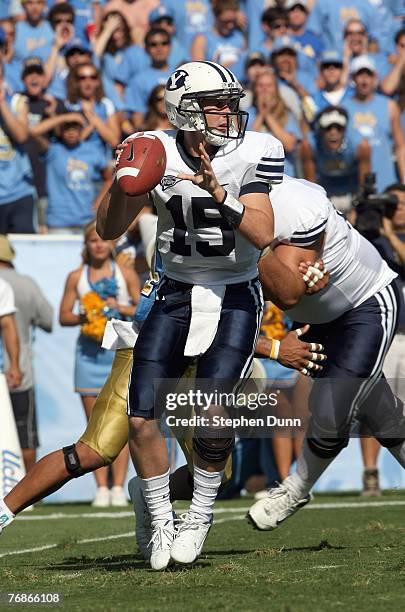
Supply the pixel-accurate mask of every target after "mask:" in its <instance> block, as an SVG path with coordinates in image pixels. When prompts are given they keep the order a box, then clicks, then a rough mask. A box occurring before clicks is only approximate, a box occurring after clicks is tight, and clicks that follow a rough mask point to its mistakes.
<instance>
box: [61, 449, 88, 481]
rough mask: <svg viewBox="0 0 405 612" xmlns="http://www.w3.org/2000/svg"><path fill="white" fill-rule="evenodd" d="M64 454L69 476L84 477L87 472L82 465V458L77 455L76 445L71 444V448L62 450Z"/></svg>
mask: <svg viewBox="0 0 405 612" xmlns="http://www.w3.org/2000/svg"><path fill="white" fill-rule="evenodd" d="M62 450H63V454H64V456H65V465H66V469H67V471H68V472H69V474H70V475H71V476H72V477H73V478H79V476H83V474H85V473H86V471H85V470H84V469H83V468H82V466H81V465H80V457H79V455H78V454H77V450H76V444H71V445H70V446H64V447H63V448H62Z"/></svg>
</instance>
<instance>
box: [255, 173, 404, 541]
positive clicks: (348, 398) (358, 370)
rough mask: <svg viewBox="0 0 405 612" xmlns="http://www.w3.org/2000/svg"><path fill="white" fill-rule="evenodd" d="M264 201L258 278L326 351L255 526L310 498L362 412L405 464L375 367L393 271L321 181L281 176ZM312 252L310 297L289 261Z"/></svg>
mask: <svg viewBox="0 0 405 612" xmlns="http://www.w3.org/2000/svg"><path fill="white" fill-rule="evenodd" d="M271 203H272V207H273V211H274V219H275V227H276V232H275V241H274V242H273V244H272V251H271V252H270V253H269V254H268V255H266V256H265V257H264V258H263V259H262V261H261V264H260V274H261V279H262V282H263V286H264V288H265V291H269V292H270V294H271V295H272V296H273V300H275V301H276V303H277V299H275V297H276V296H277V298H278V305H279V306H280V307H281V308H283V309H284V310H286V312H287V314H288V316H289V317H290V318H292V319H293V320H295V321H298V322H299V321H308V322H309V323H311V324H312V325H311V330H310V332H309V333H308V334H307V336H308V339H309V340H311V336H312V335H313V336H314V337H316V339H317V342H321V343H322V344H324V346H325V350H326V352H327V355H328V361H327V364H326V366H325V367H324V368H323V370H322V372H319V373H317V374H316V376H315V381H314V385H313V387H312V391H311V395H310V412H311V420H310V425H309V429H308V433H307V438H306V440H305V441H304V445H303V448H302V451H301V453H300V455H299V457H298V460H297V468H296V471H295V473H294V474H292V475H290V476H288V477H287V478H286V479H285V480H284V481H283V483H282V484H281V485H280V486H278V487H276V488H273V489H271V490H270V491H269V494H268V496H267V497H266V498H265V499H263V500H260V501H258V502H256V503H255V504H254V505H253V506H252V507H251V509H250V510H249V513H248V518H249V519H250V521H251V522H252V523H253V524H254V525H255V526H256V527H257V528H258V529H263V530H266V529H275V528H276V527H277V526H279V525H280V524H281V523H282V522H283V521H284V520H285V519H287V518H289V517H290V516H291V515H292V514H294V513H295V512H296V511H297V510H299V509H300V508H301V507H303V506H304V505H305V504H306V503H308V501H309V500H310V498H311V494H310V490H311V488H312V487H313V485H314V484H315V482H316V481H317V480H318V478H319V477H320V476H321V474H322V473H323V472H324V470H325V469H326V468H327V467H328V465H329V464H330V463H331V462H332V461H333V459H334V458H335V457H336V456H337V455H338V454H339V453H340V451H341V450H342V449H343V448H344V447H345V446H347V444H348V441H349V434H350V431H351V428H352V425H353V422H354V421H355V420H356V421H364V422H365V423H366V425H367V426H368V428H369V430H370V431H371V433H372V434H373V436H375V437H376V438H377V439H378V440H379V442H380V443H381V444H382V446H385V447H386V448H387V449H388V450H389V451H390V452H391V454H392V455H393V456H394V457H395V458H396V459H397V460H398V461H399V463H400V464H401V465H402V466H403V467H405V417H404V414H403V408H404V407H403V403H402V401H401V400H400V399H398V398H396V397H395V396H394V395H393V393H392V391H391V389H390V387H389V385H388V383H387V381H386V380H385V378H384V374H383V364H384V358H385V355H386V353H387V351H388V349H389V346H390V344H391V341H392V338H393V336H394V334H395V330H396V326H397V315H398V312H399V304H400V295H399V292H398V289H397V287H396V284H395V280H394V279H395V277H396V276H397V275H396V273H395V272H393V271H392V270H391V269H390V268H389V267H388V265H387V264H386V262H385V261H384V260H383V259H382V258H381V257H380V255H379V253H378V252H377V251H376V249H375V248H374V247H373V246H372V245H371V243H370V242H368V241H367V240H366V239H365V238H363V237H362V236H361V235H360V234H359V233H358V232H357V231H356V230H355V229H354V228H353V227H352V226H351V225H350V224H349V223H348V222H347V221H346V220H345V219H344V218H343V216H342V215H341V214H339V213H338V212H337V211H336V210H335V209H334V208H333V206H332V204H331V203H330V201H329V200H328V198H327V196H326V192H325V191H324V189H323V188H322V187H319V186H317V185H315V184H313V183H309V182H307V181H303V180H297V179H292V178H289V177H284V181H283V183H282V184H281V185H277V186H275V187H274V188H273V190H272V192H271ZM318 257H322V258H323V259H324V261H325V265H326V266H327V268H328V270H329V272H330V281H329V283H328V285H327V287H326V288H325V289H323V290H322V291H320V292H319V293H317V294H316V295H315V296H314V297H312V298H311V300H310V301H309V300H308V299H307V297H306V296H305V295H304V291H305V284H304V282H303V279H302V277H300V275H299V274H298V273H297V272H296V270H295V265H296V263H297V262H299V261H301V260H302V259H308V260H309V261H311V259H312V260H313V259H316V258H318Z"/></svg>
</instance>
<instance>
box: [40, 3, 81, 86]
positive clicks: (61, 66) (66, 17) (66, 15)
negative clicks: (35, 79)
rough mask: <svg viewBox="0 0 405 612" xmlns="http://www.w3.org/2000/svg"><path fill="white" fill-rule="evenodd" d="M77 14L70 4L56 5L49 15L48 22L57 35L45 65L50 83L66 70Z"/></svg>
mask: <svg viewBox="0 0 405 612" xmlns="http://www.w3.org/2000/svg"><path fill="white" fill-rule="evenodd" d="M74 20H75V12H74V10H73V8H72V7H71V6H70V4H69V3H68V2H60V3H58V4H55V5H54V6H53V7H52V8H51V10H50V11H49V13H48V21H49V23H50V24H51V27H52V29H53V31H54V33H55V36H54V39H53V44H52V49H51V52H50V54H49V57H48V58H47V59H46V63H45V73H46V75H47V79H48V82H50V81H51V80H52V79H53V77H54V75H55V74H56V75H59V74H61V73H63V71H64V70H65V69H66V60H65V55H64V52H65V49H66V48H67V46H68V45H69V43H70V42H71V41H73V40H74V39H75V27H74V25H73V24H74Z"/></svg>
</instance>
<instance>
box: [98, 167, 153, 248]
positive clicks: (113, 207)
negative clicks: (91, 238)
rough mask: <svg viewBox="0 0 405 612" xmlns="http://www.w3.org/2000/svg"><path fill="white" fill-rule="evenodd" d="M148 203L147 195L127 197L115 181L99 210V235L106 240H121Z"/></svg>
mask: <svg viewBox="0 0 405 612" xmlns="http://www.w3.org/2000/svg"><path fill="white" fill-rule="evenodd" d="M148 202H149V198H148V195H147V194H145V195H142V196H137V197H130V196H127V195H125V194H124V193H123V192H122V191H121V190H120V188H119V187H118V183H117V181H116V180H115V179H114V180H113V181H112V182H111V187H110V189H109V190H108V191H107V193H106V194H105V196H104V197H103V199H102V201H101V204H100V206H99V207H98V210H97V227H96V229H97V233H98V234H99V236H101V238H103V239H104V240H115V239H116V238H119V237H120V236H122V234H123V233H124V232H125V231H126V230H127V229H128V227H129V226H130V225H131V223H132V222H133V220H134V219H135V217H136V216H137V215H138V213H139V212H140V211H141V210H142V208H143V207H144V206H146V205H147V204H148Z"/></svg>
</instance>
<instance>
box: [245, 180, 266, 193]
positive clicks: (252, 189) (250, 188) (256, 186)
mask: <svg viewBox="0 0 405 612" xmlns="http://www.w3.org/2000/svg"><path fill="white" fill-rule="evenodd" d="M247 193H269V184H268V183H262V182H259V181H254V182H253V183H247V184H246V185H242V187H241V189H240V191H239V197H240V196H243V195H246V194H247Z"/></svg>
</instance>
